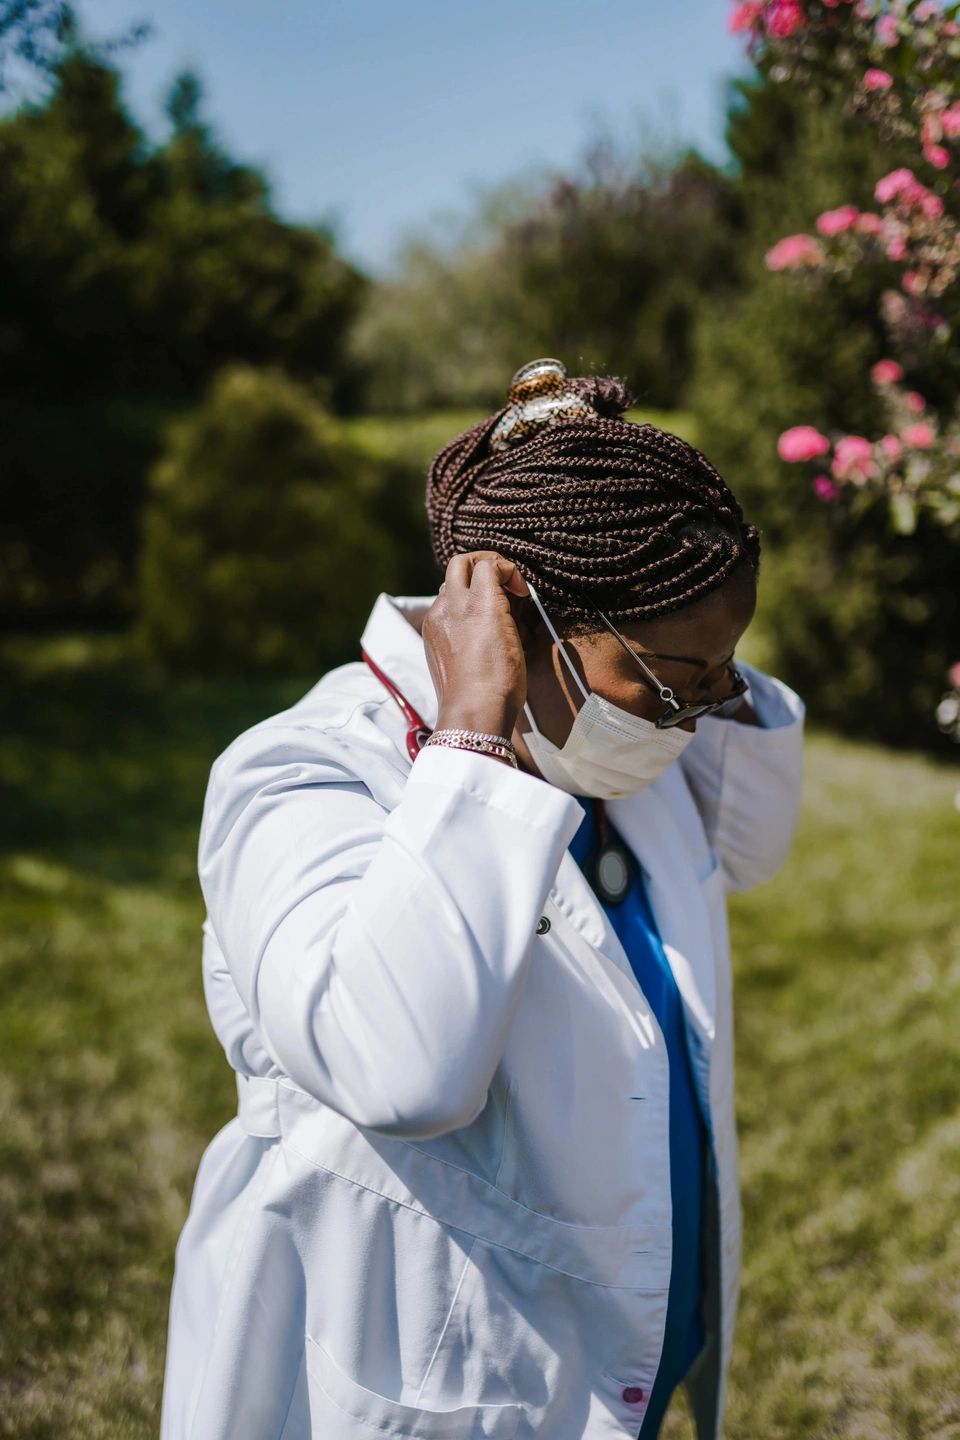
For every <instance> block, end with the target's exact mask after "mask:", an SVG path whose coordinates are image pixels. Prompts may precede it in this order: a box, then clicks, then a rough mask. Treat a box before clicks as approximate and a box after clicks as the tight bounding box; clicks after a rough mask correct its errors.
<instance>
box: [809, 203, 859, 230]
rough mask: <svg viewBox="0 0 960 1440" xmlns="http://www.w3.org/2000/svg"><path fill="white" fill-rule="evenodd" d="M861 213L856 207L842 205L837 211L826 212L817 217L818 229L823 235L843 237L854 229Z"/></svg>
mask: <svg viewBox="0 0 960 1440" xmlns="http://www.w3.org/2000/svg"><path fill="white" fill-rule="evenodd" d="M859 214H860V211H859V210H858V209H857V207H856V205H841V206H840V207H839V209H837V210H824V212H823V214H822V215H818V216H817V229H818V230H819V231H820V234H821V235H842V234H843V233H844V231H846V230H850V229H852V227H853V225H854V223H855V222H856V219H857V216H858V215H859Z"/></svg>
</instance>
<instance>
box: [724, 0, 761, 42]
mask: <svg viewBox="0 0 960 1440" xmlns="http://www.w3.org/2000/svg"><path fill="white" fill-rule="evenodd" d="M763 4H764V0H745V3H744V4H742V5H736V6H734V9H733V13H732V14H731V16H730V18H729V20H728V21H727V32H728V34H730V35H736V33H737V31H739V30H752V29H753V28H754V27H755V25H756V23H757V21H758V20H759V19H760V16H761V15H762V14H763Z"/></svg>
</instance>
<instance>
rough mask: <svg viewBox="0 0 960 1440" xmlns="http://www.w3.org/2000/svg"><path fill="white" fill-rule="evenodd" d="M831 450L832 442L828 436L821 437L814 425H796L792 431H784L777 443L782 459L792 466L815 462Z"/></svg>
mask: <svg viewBox="0 0 960 1440" xmlns="http://www.w3.org/2000/svg"><path fill="white" fill-rule="evenodd" d="M829 449H830V441H829V440H828V439H827V437H826V435H821V434H820V431H819V430H816V429H814V427H813V426H812V425H794V427H793V428H792V430H784V432H783V434H782V435H781V436H780V439H779V440H778V441H777V454H778V455H779V456H780V459H781V460H787V461H789V462H790V463H791V464H795V463H796V462H797V461H800V460H814V459H815V458H816V457H817V456H818V455H825V454H826V453H827V451H828V450H829Z"/></svg>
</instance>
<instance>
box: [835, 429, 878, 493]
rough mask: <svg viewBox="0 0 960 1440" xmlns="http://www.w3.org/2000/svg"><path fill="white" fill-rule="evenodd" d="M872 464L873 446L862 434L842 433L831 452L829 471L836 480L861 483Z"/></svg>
mask: <svg viewBox="0 0 960 1440" xmlns="http://www.w3.org/2000/svg"><path fill="white" fill-rule="evenodd" d="M872 466H873V446H872V445H871V444H870V441H869V440H867V439H866V438H865V437H864V436H863V435H844V437H843V439H842V440H838V441H837V443H836V446H835V448H834V452H833V464H832V465H831V466H830V470H831V473H832V474H833V476H834V478H835V479H837V480H852V481H853V483H854V484H855V485H862V484H863V482H864V480H866V479H867V477H868V475H869V474H870V471H871V469H872Z"/></svg>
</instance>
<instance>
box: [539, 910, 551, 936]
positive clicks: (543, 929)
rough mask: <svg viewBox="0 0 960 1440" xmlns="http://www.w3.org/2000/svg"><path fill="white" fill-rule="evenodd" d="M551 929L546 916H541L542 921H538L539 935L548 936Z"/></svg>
mask: <svg viewBox="0 0 960 1440" xmlns="http://www.w3.org/2000/svg"><path fill="white" fill-rule="evenodd" d="M549 929H550V921H549V920H548V919H547V917H546V915H541V916H540V919H539V920H538V921H537V934H538V935H546V933H547V931H548V930H549Z"/></svg>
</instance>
